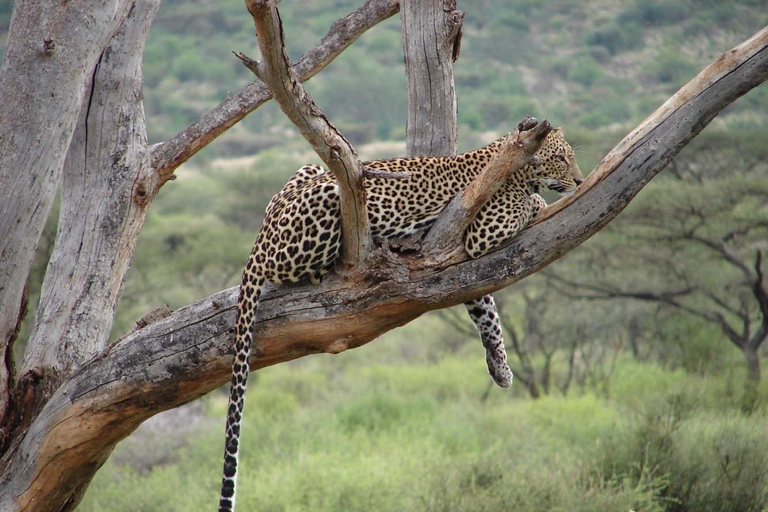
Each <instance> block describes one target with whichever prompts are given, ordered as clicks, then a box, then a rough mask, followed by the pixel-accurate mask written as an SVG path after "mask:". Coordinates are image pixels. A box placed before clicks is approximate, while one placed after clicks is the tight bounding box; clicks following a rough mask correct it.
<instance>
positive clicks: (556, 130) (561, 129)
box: [553, 126, 565, 137]
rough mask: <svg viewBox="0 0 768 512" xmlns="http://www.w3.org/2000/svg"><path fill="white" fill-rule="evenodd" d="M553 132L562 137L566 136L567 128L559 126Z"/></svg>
mask: <svg viewBox="0 0 768 512" xmlns="http://www.w3.org/2000/svg"><path fill="white" fill-rule="evenodd" d="M553 131H554V132H555V133H557V134H559V135H560V136H561V137H562V136H564V135H565V126H558V127H557V128H555V129H554V130H553Z"/></svg>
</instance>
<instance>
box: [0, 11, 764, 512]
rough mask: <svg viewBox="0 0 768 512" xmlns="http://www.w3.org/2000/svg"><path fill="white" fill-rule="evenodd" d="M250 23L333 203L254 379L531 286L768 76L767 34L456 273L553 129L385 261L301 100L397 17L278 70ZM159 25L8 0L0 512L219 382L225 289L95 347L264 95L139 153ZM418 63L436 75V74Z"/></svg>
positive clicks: (262, 336) (355, 189) (136, 14)
mask: <svg viewBox="0 0 768 512" xmlns="http://www.w3.org/2000/svg"><path fill="white" fill-rule="evenodd" d="M416 3H421V2H414V5H415V4H416ZM423 4H424V5H428V6H429V9H431V12H432V15H431V16H432V17H431V18H430V19H431V20H432V24H431V25H430V24H423V25H422V27H435V30H433V32H434V34H435V39H434V43H433V44H434V45H435V46H436V47H437V46H439V49H440V55H445V51H446V50H450V51H449V53H450V54H451V55H452V56H453V55H454V54H455V53H456V50H457V49H458V44H457V38H458V34H459V30H458V28H459V27H457V25H460V21H461V15H460V13H458V12H456V11H454V10H452V5H451V4H450V3H449V2H448V3H443V2H423ZM247 5H248V7H249V10H250V12H251V14H252V15H253V17H254V21H255V23H256V26H257V27H259V33H258V37H259V42H260V45H261V50H262V56H263V59H264V61H263V62H262V63H255V62H253V61H250V60H249V59H247V58H245V56H242V57H243V60H244V61H245V62H247V63H249V64H251V65H253V69H254V70H255V71H256V72H257V74H260V75H261V76H263V77H264V79H265V81H266V82H268V83H269V84H270V87H271V89H272V92H273V93H274V94H275V97H276V99H278V100H279V101H280V103H281V107H283V109H284V110H286V111H287V112H288V113H289V114H291V115H294V116H296V115H298V116H300V117H302V119H306V120H310V119H311V125H310V127H309V128H308V131H307V132H306V133H304V134H305V136H307V138H309V139H313V147H315V148H316V149H318V151H319V153H320V154H321V157H324V159H325V160H326V163H327V164H328V165H329V167H331V168H332V170H333V171H334V172H335V173H336V174H337V176H338V177H339V178H340V181H342V182H344V183H345V184H346V185H345V189H344V190H345V191H344V193H343V201H344V204H345V207H344V209H343V212H342V215H343V230H344V239H345V244H346V245H345V252H344V255H343V257H342V261H341V262H340V263H341V264H340V265H339V267H338V269H337V272H335V273H334V274H333V275H331V276H329V278H328V279H326V280H325V281H324V282H323V284H322V285H320V286H318V287H313V286H310V285H304V284H301V285H296V286H287V287H282V288H279V289H273V290H268V291H267V293H266V296H264V298H263V299H262V300H261V303H260V319H259V322H258V324H257V325H256V328H255V331H256V332H255V337H256V338H257V339H259V342H260V347H259V349H258V350H257V351H255V353H254V357H253V359H252V362H251V363H252V364H251V366H252V368H254V369H258V368H261V367H264V366H268V365H272V364H277V363H280V362H284V361H288V360H291V359H295V358H297V357H301V356H303V355H306V354H311V353H317V352H331V353H336V352H340V351H343V350H346V349H348V348H354V347H357V346H360V345H362V344H364V343H367V342H368V341H370V340H372V339H374V338H375V337H377V336H378V335H380V334H382V333H383V332H386V331H387V330H389V329H392V328H394V327H396V326H399V325H402V324H404V323H407V322H409V321H410V320H413V319H414V318H416V317H418V316H419V315H421V314H422V313H424V312H426V311H429V310H434V309H439V308H443V307H447V306H450V305H454V304H458V303H462V302H465V301H467V300H469V299H472V298H476V297H479V296H481V295H484V294H486V293H490V292H493V291H495V290H498V289H501V288H503V287H505V286H508V285H510V284H512V283H513V282H515V281H517V280H519V279H522V278H523V277H525V276H527V275H530V274H532V273H534V272H536V271H538V270H540V269H541V268H543V267H544V266H546V265H547V264H548V263H550V262H551V261H553V260H555V259H557V258H558V257H560V256H561V255H562V254H564V253H566V252H568V251H569V250H571V249H573V248H574V247H576V246H577V245H579V244H580V243H581V242H583V241H584V240H585V239H587V238H588V237H589V236H591V235H592V234H594V233H595V232H597V231H598V230H600V229H602V227H603V226H605V224H606V223H608V222H609V221H610V220H611V219H612V218H613V217H615V216H616V215H617V214H618V212H619V211H621V209H623V208H624V207H625V206H626V204H627V203H628V202H629V201H630V200H631V199H632V197H633V196H634V195H635V194H636V193H637V192H638V191H639V190H640V189H641V188H642V187H643V186H644V185H645V183H647V181H648V180H649V179H650V178H651V177H652V176H654V175H655V174H657V173H658V172H659V171H661V169H663V167H664V166H665V165H666V164H667V163H668V162H669V161H670V160H671V159H672V158H673V157H674V155H675V154H676V153H677V152H678V151H679V150H680V148H682V147H683V146H684V145H685V144H686V143H687V142H688V141H689V140H691V139H692V138H693V137H694V136H695V135H696V134H698V133H699V131H701V129H703V128H704V126H706V124H707V123H708V122H709V121H711V119H712V118H714V117H715V116H716V115H717V113H718V112H719V111H720V110H722V109H723V108H724V107H725V106H726V105H728V104H729V103H731V102H732V101H734V100H735V99H737V98H738V97H739V96H741V95H742V94H744V93H745V92H747V91H748V90H750V89H751V88H753V87H755V86H757V85H759V84H760V83H762V82H763V81H764V80H765V79H766V77H768V30H763V31H761V32H759V33H758V34H756V35H755V36H754V37H753V38H751V39H750V40H748V41H746V42H745V43H743V44H742V45H740V46H739V47H737V48H735V49H733V50H731V51H729V52H728V53H726V54H725V55H724V56H723V58H721V59H720V60H719V61H717V62H716V63H714V64H713V65H711V66H710V67H708V68H707V69H705V70H704V71H703V72H702V73H701V74H700V75H699V76H698V77H696V78H695V79H694V80H693V81H692V82H691V83H689V84H688V85H687V86H685V87H684V88H683V89H681V91H679V92H678V93H677V94H676V95H675V96H673V97H672V98H670V100H669V101H667V103H665V104H664V105H663V106H662V107H661V108H660V109H659V110H658V111H657V112H656V113H654V114H653V115H652V116H651V117H650V118H649V119H648V120H646V121H645V122H644V123H643V124H642V125H641V126H640V127H638V128H637V129H636V130H634V131H633V132H632V133H631V134H630V135H628V136H627V138H625V139H624V141H622V142H621V143H620V144H619V145H618V146H617V147H616V148H615V149H614V150H613V151H611V152H610V153H609V154H608V155H607V156H606V158H605V159H604V160H603V162H602V163H601V165H600V166H599V167H598V168H597V169H596V170H595V171H594V172H593V173H592V175H591V176H590V178H589V179H588V180H587V182H586V183H585V184H584V185H583V186H582V188H581V189H580V190H579V192H578V193H577V194H575V195H574V196H572V197H571V198H569V199H568V200H566V201H562V202H559V203H557V204H556V205H553V207H550V208H548V209H547V210H546V211H545V212H544V213H543V215H541V216H540V217H539V218H537V220H536V222H535V225H534V226H533V227H531V228H530V229H528V230H526V231H525V232H524V233H522V234H521V235H520V236H519V237H517V238H516V239H515V240H513V241H512V242H511V243H509V244H508V245H507V246H505V247H503V248H501V249H499V250H497V251H495V252H493V253H491V254H488V255H486V256H484V257H483V258H480V259H478V260H469V259H468V258H467V256H466V255H465V254H463V252H462V249H461V248H462V243H461V233H462V231H463V229H462V228H461V226H462V224H464V223H465V222H467V219H470V220H471V217H472V215H473V213H474V212H476V210H477V209H478V208H479V206H478V205H481V204H482V201H483V198H487V197H488V194H489V191H491V190H493V188H494V187H495V186H498V184H499V183H500V182H501V180H502V179H503V177H504V174H505V172H509V171H510V169H513V168H516V167H520V166H522V165H525V164H526V163H527V162H528V161H529V160H530V158H531V156H532V154H533V152H534V150H535V148H536V146H537V143H538V141H540V140H541V138H542V136H543V135H545V134H546V131H547V130H548V125H547V124H546V123H541V124H538V125H536V127H535V128H533V129H531V130H528V131H523V132H521V133H519V134H517V135H516V136H514V137H511V138H510V139H508V143H507V144H506V145H505V149H504V151H503V154H504V155H505V156H506V157H507V158H506V159H505V161H503V162H502V161H501V159H499V160H498V161H496V162H493V163H491V164H490V165H489V168H488V169H487V171H488V172H484V173H483V178H482V179H479V180H477V182H476V183H473V185H471V186H470V188H468V190H467V191H465V192H464V193H463V194H461V195H460V196H459V197H457V200H455V201H454V202H453V203H452V206H451V207H449V208H447V211H446V212H445V214H444V215H443V216H442V221H438V226H442V228H441V229H434V230H432V231H431V232H430V233H429V235H428V237H427V239H426V240H425V245H424V247H423V248H422V250H421V251H420V253H418V254H413V253H412V254H409V255H397V254H394V253H392V252H390V251H388V250H387V249H386V248H375V247H374V246H373V244H372V243H371V241H370V237H369V235H368V234H367V228H366V224H367V218H366V216H365V215H364V214H363V212H364V210H363V209H362V208H363V207H364V197H363V196H362V193H361V188H360V182H361V180H362V172H363V169H362V168H361V166H360V165H359V162H357V158H356V156H355V153H354V151H353V150H352V148H351V147H350V146H349V145H348V144H347V143H346V141H345V140H344V139H343V137H342V136H341V135H340V134H339V133H338V131H337V130H335V128H333V126H332V125H331V124H330V123H329V122H328V121H327V119H326V118H325V117H324V116H323V115H322V113H321V112H319V110H318V109H317V108H316V107H315V106H314V105H313V104H312V103H311V101H308V96H306V95H305V94H303V93H302V90H301V87H300V85H299V84H300V81H301V80H303V79H306V78H309V77H310V76H311V75H312V74H314V73H316V72H317V71H319V70H320V69H322V68H323V67H324V66H325V65H326V64H327V63H328V62H329V61H330V60H332V59H333V57H335V56H336V55H337V54H338V53H339V52H340V51H341V50H342V49H343V48H344V47H346V46H347V45H349V44H350V43H351V42H352V41H353V40H354V39H355V38H356V37H357V36H358V35H359V34H360V33H362V32H363V31H364V30H366V29H367V28H369V27H371V26H373V25H374V24H376V23H377V22H378V21H380V20H381V19H384V18H386V17H387V16H389V15H391V14H393V13H394V12H395V11H396V10H397V8H398V6H397V5H396V4H394V3H392V2H391V1H380V0H379V1H377V0H370V1H369V2H367V3H366V4H365V5H364V6H363V7H361V8H360V9H358V10H356V11H355V12H353V13H351V14H350V15H349V16H347V17H345V18H343V19H342V20H340V21H338V22H337V23H336V24H334V26H333V27H331V30H330V31H329V34H328V35H327V36H326V37H325V38H324V39H323V41H321V43H320V44H318V46H317V47H315V48H314V49H313V50H310V51H309V52H308V53H307V54H305V55H304V56H303V57H302V58H301V59H300V60H299V61H298V62H297V63H295V64H294V65H293V67H290V66H289V65H288V62H287V59H286V58H285V50H284V47H283V44H284V43H283V34H282V27H281V25H280V21H279V16H278V14H277V10H276V7H275V6H274V5H272V3H271V2H264V1H250V2H247ZM405 5H406V6H407V5H408V4H407V3H406V4H405ZM157 6H158V2H157V1H156V0H136V1H134V2H130V1H128V0H107V1H102V2H100V3H99V2H93V0H75V1H72V2H68V3H63V4H56V5H55V6H47V7H45V8H41V7H40V6H39V5H38V4H37V3H36V2H34V1H33V0H20V1H18V2H17V3H16V5H15V7H14V14H13V19H12V24H11V31H10V34H9V40H8V50H7V53H6V60H5V61H4V64H3V68H2V75H1V76H0V98H2V101H0V183H1V184H2V187H1V189H0V190H1V191H2V201H1V202H0V208H1V209H2V211H0V214H2V215H0V254H2V261H3V266H2V268H1V269H0V305H1V306H0V348H2V351H0V354H2V357H3V362H2V363H3V364H2V365H0V425H1V428H2V438H0V443H1V445H2V449H3V455H2V459H1V460H0V471H2V473H3V476H4V478H3V479H2V483H0V506H2V508H3V509H4V510H71V509H72V508H74V507H75V506H76V505H77V503H79V500H80V498H81V497H82V494H83V492H84V491H85V489H86V488H87V486H88V483H89V482H90V480H91V478H92V477H93V474H94V473H95V471H96V470H98V468H99V467H100V466H101V465H102V464H103V462H104V461H105V460H106V458H107V457H108V456H109V454H110V452H111V450H112V448H113V447H114V446H115V444H116V443H117V442H118V441H119V440H120V439H122V438H123V437H125V436H126V435H128V434H129V433H130V432H132V431H133V430H134V429H135V428H136V427H137V426H138V425H139V424H140V423H141V422H142V421H144V420H145V419H147V418H148V417H150V416H152V415H153V414H156V413H158V412H160V411H163V410H167V409H169V408H172V407H176V406H178V405H181V404H183V403H186V402H188V401H190V400H194V399H195V398H198V397H200V396H202V395H203V394H205V393H207V392H209V391H211V390H212V389H215V388H216V387H218V386H220V385H221V384H223V383H224V382H226V381H227V379H228V377H229V370H230V357H231V355H230V354H231V351H230V348H231V346H232V342H233V335H232V333H231V330H230V328H231V326H232V324H233V320H234V302H235V298H236V294H237V291H236V289H234V288H232V289H228V290H223V291H221V292H219V293H216V294H214V295H212V296H210V297H206V298H204V299H202V300H200V301H198V302H196V303H194V304H191V305H189V306H187V307H184V308H181V309H179V310H177V311H175V312H173V313H169V312H160V313H159V314H157V315H150V316H148V317H147V318H146V319H145V320H143V321H141V322H140V323H139V325H137V328H136V329H134V330H133V331H131V332H129V333H126V334H125V335H124V336H123V337H121V338H120V339H119V340H118V341H116V342H115V343H112V344H110V345H107V339H108V334H109V331H110V327H111V325H112V319H113V317H114V311H115V307H116V305H117V301H118V299H119V297H120V293H121V288H122V283H123V280H124V277H125V272H126V271H127V269H128V266H129V263H130V259H131V255H132V253H133V249H134V247H135V243H136V239H137V236H138V233H139V231H140V229H141V226H142V224H143V221H144V218H145V216H146V211H147V209H148V207H149V206H150V204H151V202H152V200H153V198H154V197H155V196H156V194H157V193H158V192H159V191H160V190H161V187H162V186H163V184H164V183H166V182H167V181H168V180H170V179H173V172H174V170H175V169H176V167H177V166H178V165H179V164H180V163H181V162H183V161H185V160H186V159H187V158H189V157H190V156H191V155H192V154H194V153H195V152H196V151H197V150H199V149H200V148H202V147H204V146H205V145H206V144H208V143H210V142H211V141H212V140H213V139H214V138H215V137H216V136H217V135H219V134H220V133H222V132H223V131H224V130H226V129H227V128H229V127H230V126H232V125H233V124H234V123H236V122H237V121H238V120H239V119H241V118H242V117H243V116H245V115H246V114H247V113H248V112H251V111H253V110H254V109H255V108H257V107H258V106H259V105H260V104H262V103H263V102H264V101H266V100H267V99H268V98H269V97H270V96H271V93H270V91H269V89H268V88H267V87H266V86H265V85H264V84H263V83H262V82H261V81H255V82H254V83H252V84H250V85H249V86H247V87H246V88H244V89H243V90H242V91H240V92H239V93H238V94H236V95H234V96H233V97H232V98H230V99H228V100H226V101H224V102H223V103H222V104H221V105H219V106H218V107H217V108H216V109H214V110H213V111H212V112H210V113H208V114H207V115H206V116H204V117H203V118H202V119H201V120H200V121H198V122H197V123H195V124H193V125H191V126H190V127H188V128H187V129H185V130H183V131H182V132H181V133H179V134H178V135H177V136H175V137H173V138H172V139H170V140H168V141H166V142H163V143H161V144H158V145H154V146H149V145H148V144H147V142H146V134H145V128H144V116H143V109H142V106H141V54H142V49H143V42H144V40H145V37H146V34H147V30H148V27H149V24H150V22H151V20H152V17H153V16H154V14H155V12H156V10H157ZM404 10H407V9H406V8H404ZM421 12H425V11H421ZM83 23H85V24H86V27H85V28H86V30H83V29H82V25H83ZM420 32H423V33H424V34H426V33H428V32H429V30H425V29H424V28H422V29H420ZM408 48H409V45H406V52H408ZM423 49H424V46H422V47H421V51H422V52H423ZM411 56H412V55H411V54H410V53H409V54H408V58H411ZM414 58H415V56H414ZM427 59H428V62H429V63H430V65H432V64H434V65H435V66H436V67H435V70H440V71H445V64H444V62H445V60H444V58H443V60H440V59H439V58H437V57H433V56H427ZM448 65H450V62H449V61H448ZM436 75H437V73H430V79H432V78H434V77H435V76H436ZM442 94H449V93H448V92H447V91H446V92H443V93H442ZM443 99H445V96H443ZM430 105H431V106H432V107H433V109H432V110H431V112H433V113H435V112H439V111H440V109H444V108H452V107H451V106H450V105H451V104H450V102H447V103H442V105H448V106H447V107H445V106H439V104H438V103H430ZM436 126H437V125H436ZM526 127H528V126H526ZM439 133H446V132H445V130H444V129H443V128H442V127H440V129H438V130H435V131H434V132H433V136H434V134H439ZM57 188H60V189H61V197H62V206H61V213H60V218H59V228H58V232H57V237H56V242H55V246H54V250H53V254H52V256H51V262H50V263H49V266H48V269H47V272H46V276H45V281H44V284H43V291H42V294H41V300H40V306H39V311H38V316H37V319H36V327H35V329H34V330H33V333H32V335H31V337H30V340H29V343H28V346H27V350H26V353H25V356H24V361H23V362H22V364H21V366H20V368H18V369H17V368H16V367H15V364H14V362H13V360H12V356H11V354H12V352H11V346H12V343H13V341H14V340H15V338H16V333H17V330H18V324H19V321H20V319H21V317H22V316H23V310H24V306H23V304H24V282H25V280H26V277H27V275H28V273H29V268H30V265H31V261H32V256H33V254H34V249H35V247H36V246H37V243H38V240H39V237H40V233H41V231H42V226H43V223H44V221H45V217H46V215H47V213H48V211H49V210H50V206H51V203H52V201H53V195H54V192H55V191H56V190H57ZM352 205H357V206H356V207H352ZM451 219H458V221H456V222H453V221H452V220H451Z"/></svg>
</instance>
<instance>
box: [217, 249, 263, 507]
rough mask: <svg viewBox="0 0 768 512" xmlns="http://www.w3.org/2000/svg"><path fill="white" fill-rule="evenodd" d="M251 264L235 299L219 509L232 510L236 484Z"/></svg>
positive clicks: (255, 277)
mask: <svg viewBox="0 0 768 512" xmlns="http://www.w3.org/2000/svg"><path fill="white" fill-rule="evenodd" d="M254 264H255V261H254V259H253V257H251V259H250V260H249V262H248V266H247V267H246V271H245V272H244V273H243V280H242V283H241V285H240V294H239V297H238V301H237V318H236V320H235V329H236V333H235V358H234V362H233V363H232V380H231V383H230V388H229V405H228V406H227V431H226V441H225V445H224V472H223V473H224V474H223V477H222V479H221V497H220V500H219V512H234V510H235V493H236V487H237V463H238V455H239V448H240V424H241V420H242V416H243V406H244V404H245V388H246V381H247V379H248V372H249V371H250V367H249V364H248V360H249V358H250V356H251V342H252V339H253V322H254V319H255V317H256V310H257V308H258V303H259V297H260V296H261V289H262V286H263V285H264V278H263V277H262V276H261V275H259V274H255V273H251V266H252V265H254Z"/></svg>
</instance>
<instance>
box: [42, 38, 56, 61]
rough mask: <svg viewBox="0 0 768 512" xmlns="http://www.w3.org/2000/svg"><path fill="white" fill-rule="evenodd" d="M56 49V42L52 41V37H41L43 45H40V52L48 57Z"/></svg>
mask: <svg viewBox="0 0 768 512" xmlns="http://www.w3.org/2000/svg"><path fill="white" fill-rule="evenodd" d="M55 49H56V43H54V42H53V39H51V38H49V37H46V38H45V39H43V45H42V54H43V55H46V56H48V57H50V56H51V55H53V50H55Z"/></svg>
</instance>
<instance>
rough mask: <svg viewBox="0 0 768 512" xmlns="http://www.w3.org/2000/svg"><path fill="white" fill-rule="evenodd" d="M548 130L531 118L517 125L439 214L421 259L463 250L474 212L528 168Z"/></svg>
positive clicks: (449, 254)
mask: <svg viewBox="0 0 768 512" xmlns="http://www.w3.org/2000/svg"><path fill="white" fill-rule="evenodd" d="M551 131H552V126H550V124H549V123H548V122H547V121H546V120H545V121H542V122H541V123H538V124H535V121H533V122H532V118H527V119H526V120H524V121H523V122H522V123H520V124H519V125H518V127H517V128H516V129H515V131H513V132H512V133H511V134H509V136H507V138H506V140H505V141H504V143H503V144H502V146H501V148H500V149H499V152H498V153H497V154H496V156H495V157H494V158H493V160H491V161H490V162H489V163H488V165H487V166H486V167H485V169H483V170H482V171H481V172H480V174H479V175H478V176H477V178H475V179H474V180H472V183H470V184H469V186H467V188H466V189H464V190H463V191H461V192H460V193H459V194H457V195H456V197H454V198H453V199H452V200H451V202H450V203H448V206H446V207H445V209H444V210H443V211H442V212H441V213H440V216H439V217H438V218H437V220H436V221H435V224H434V226H432V228H431V229H430V230H429V233H428V234H427V237H426V238H425V240H424V245H423V247H422V253H423V254H424V256H425V257H426V258H428V259H431V260H434V261H440V260H444V259H447V258H449V257H450V256H451V254H452V253H454V252H456V251H460V250H461V249H462V248H463V243H462V242H463V237H464V232H465V231H466V229H467V227H469V225H470V224H471V223H472V220H473V219H474V218H475V215H477V212H479V211H480V209H481V208H482V207H483V205H484V204H485V203H487V202H488V200H489V199H490V198H491V197H492V196H493V194H495V193H496V191H498V190H499V188H500V187H501V186H502V185H503V184H504V181H505V180H506V179H507V177H508V176H510V175H512V174H514V173H515V172H517V171H519V170H520V169H522V168H523V167H525V166H526V165H528V163H529V162H530V161H531V159H532V158H533V155H534V153H536V151H538V149H539V147H540V146H541V143H542V142H543V141H544V139H545V138H546V137H547V135H549V132H551Z"/></svg>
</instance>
